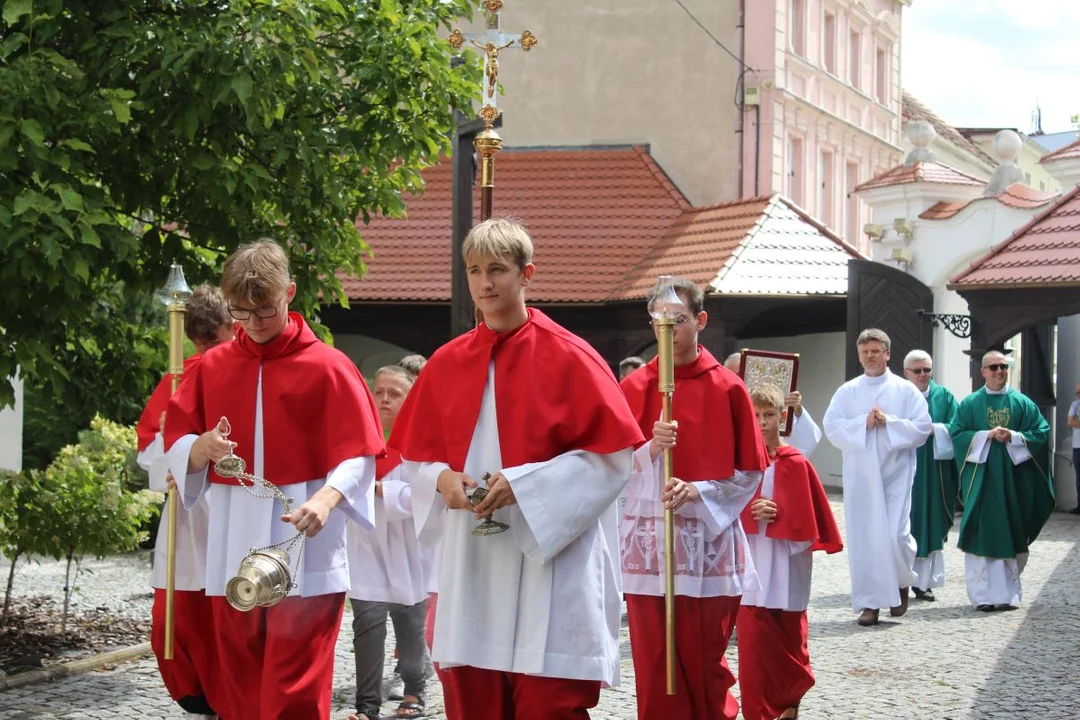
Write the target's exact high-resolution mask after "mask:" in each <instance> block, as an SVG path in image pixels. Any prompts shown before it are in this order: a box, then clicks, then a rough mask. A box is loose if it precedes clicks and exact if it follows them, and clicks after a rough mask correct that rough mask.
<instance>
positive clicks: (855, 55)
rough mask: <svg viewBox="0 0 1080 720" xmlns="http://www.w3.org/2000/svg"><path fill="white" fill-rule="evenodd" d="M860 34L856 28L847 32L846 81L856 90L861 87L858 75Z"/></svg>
mask: <svg viewBox="0 0 1080 720" xmlns="http://www.w3.org/2000/svg"><path fill="white" fill-rule="evenodd" d="M861 55H862V35H860V34H859V31H858V30H852V31H851V32H850V33H849V34H848V83H850V84H851V86H852V87H853V88H855V89H856V90H858V89H859V88H861V87H862V80H861V79H860V77H859V75H860V73H861V70H862V63H861V62H860V61H861V60H862V57H861Z"/></svg>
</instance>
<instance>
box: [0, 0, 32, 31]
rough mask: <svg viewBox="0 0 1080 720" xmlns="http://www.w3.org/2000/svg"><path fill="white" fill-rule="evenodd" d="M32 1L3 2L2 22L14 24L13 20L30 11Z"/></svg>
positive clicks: (15, 0)
mask: <svg viewBox="0 0 1080 720" xmlns="http://www.w3.org/2000/svg"><path fill="white" fill-rule="evenodd" d="M32 9H33V3H32V2H31V0H7V2H5V3H4V15H3V17H4V22H6V23H7V24H8V25H14V24H15V21H16V20H18V19H19V18H20V17H22V16H23V15H29V14H30V13H31V12H32Z"/></svg>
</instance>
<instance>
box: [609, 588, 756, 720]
mask: <svg viewBox="0 0 1080 720" xmlns="http://www.w3.org/2000/svg"><path fill="white" fill-rule="evenodd" d="M741 601H742V598H741V597H708V598H693V597H686V596H683V595H676V596H675V694H674V695H668V694H667V683H666V662H665V655H664V653H665V651H664V598H663V597H654V596H651V595H627V596H626V614H627V619H628V620H629V623H630V650H631V652H632V653H633V656H634V676H635V684H636V686H637V701H638V718H639V720H655V719H657V718H672V720H675V718H680V719H681V718H687V719H689V718H694V720H734V719H735V717H736V716H737V715H738V714H739V703H738V702H736V700H735V696H734V695H732V694H731V688H732V687H733V686H734V685H735V676H734V675H732V673H731V670H730V669H729V668H728V664H727V660H726V659H724V652H725V651H726V650H727V646H728V641H729V640H730V639H731V631H732V630H733V629H734V628H735V620H736V618H737V617H738V614H739V603H740V602H741ZM740 633H741V631H740ZM739 642H740V643H741V642H742V636H741V634H740V637H739Z"/></svg>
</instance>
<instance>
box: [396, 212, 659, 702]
mask: <svg viewBox="0 0 1080 720" xmlns="http://www.w3.org/2000/svg"><path fill="white" fill-rule="evenodd" d="M462 255H463V258H464V260H465V268H466V273H467V277H468V282H469V292H470V294H471V296H472V299H473V302H474V303H475V304H476V306H477V308H478V309H479V310H480V311H481V312H482V313H483V322H482V323H481V324H480V325H479V326H478V327H476V328H475V329H474V330H472V331H470V332H468V333H466V334H464V335H461V336H460V337H458V338H456V339H454V340H452V341H450V342H449V343H448V344H447V345H444V346H443V347H442V348H440V349H439V350H438V351H436V352H435V354H434V355H433V356H432V357H431V360H430V361H429V362H428V364H427V365H426V366H425V368H424V372H423V373H422V374H421V375H420V377H419V379H418V380H417V382H416V385H415V386H414V387H413V389H412V392H411V393H410V394H409V397H408V399H406V401H405V404H404V406H403V407H402V409H401V414H400V415H399V416H398V419H397V421H396V423H395V425H394V430H393V432H392V434H391V436H390V441H389V444H390V445H391V447H394V448H396V449H397V450H399V451H400V452H401V456H402V458H403V460H404V461H405V464H406V467H407V471H408V472H409V475H410V476H411V477H412V478H413V513H414V515H413V518H414V522H415V523H416V527H417V532H418V533H419V535H420V540H421V542H423V543H425V544H434V543H435V542H438V540H439V539H440V538H441V539H442V545H441V550H440V553H441V556H440V561H439V583H438V588H439V595H438V607H437V609H436V611H435V638H434V643H433V647H432V657H433V659H434V660H435V661H436V662H437V663H439V664H440V667H441V669H442V670H443V671H446V672H444V674H443V680H444V685H449V686H451V687H452V692H453V694H454V696H455V697H456V698H457V700H458V707H448V708H447V714H448V716H449V718H450V720H489V719H490V720H503V719H504V718H515V719H516V720H526V719H531V718H545V719H549V718H550V719H551V720H570V719H571V718H575V719H577V718H587V717H588V709H589V708H592V707H595V706H596V704H597V702H599V699H600V688H601V685H614V684H616V683H617V681H618V678H619V665H620V658H619V645H618V639H619V630H620V617H621V602H620V599H621V598H620V588H619V566H618V552H619V549H618V548H619V546H618V538H617V534H616V526H615V521H616V517H615V499H616V498H617V497H618V495H619V492H620V491H621V490H622V489H623V486H624V485H625V484H626V482H627V480H628V479H629V477H630V469H631V464H632V455H633V448H634V447H635V446H636V445H638V444H640V443H641V442H643V438H642V436H641V431H640V430H639V429H638V426H637V423H636V421H635V420H634V416H633V415H632V414H631V412H630V409H629V408H628V407H627V404H626V401H625V400H624V399H623V396H622V392H621V391H620V390H619V386H618V385H617V384H616V382H615V377H614V375H612V373H611V370H610V369H609V368H608V367H607V364H606V363H605V362H604V361H603V359H601V358H600V356H599V355H598V354H597V353H596V351H595V350H593V349H592V348H591V347H590V346H589V345H588V344H587V343H585V342H584V341H583V340H581V338H579V337H577V336H575V335H573V334H571V333H569V332H567V331H566V330H564V329H563V328H562V327H560V326H559V325H557V324H556V323H554V322H553V321H551V320H549V319H548V318H547V317H546V316H545V315H544V314H543V313H541V312H540V311H538V310H535V309H532V308H527V307H526V306H525V290H526V288H527V287H528V286H529V284H530V282H531V280H532V277H533V273H534V272H535V271H536V267H535V266H534V265H533V263H532V241H531V240H530V239H529V236H528V234H527V233H526V232H525V230H524V228H522V227H521V226H520V225H519V224H517V223H514V222H511V221H508V220H502V219H492V220H486V221H484V222H482V223H480V224H479V225H477V226H476V227H474V228H473V229H472V231H471V232H470V233H469V235H468V237H467V238H466V240H465V244H464V247H463V252H462ZM479 483H484V484H485V486H486V488H487V490H488V494H487V496H486V497H484V498H483V499H482V500H478V503H477V504H476V505H475V506H474V505H473V503H472V500H474V499H476V498H473V497H472V496H473V495H475V491H476V489H477V487H478V484H479ZM488 515H494V518H493V520H494V521H495V522H499V523H503V524H506V525H509V528H508V529H507V530H506V531H505V532H502V533H501V534H492V535H475V534H473V530H474V529H476V528H477V526H478V525H480V523H481V521H482V520H483V519H484V517H485V516H488ZM489 526H490V525H489Z"/></svg>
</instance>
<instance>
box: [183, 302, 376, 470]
mask: <svg viewBox="0 0 1080 720" xmlns="http://www.w3.org/2000/svg"><path fill="white" fill-rule="evenodd" d="M260 368H261V369H262V412H263V460H264V466H265V468H266V469H265V473H266V479H267V480H269V481H270V482H272V483H274V484H275V485H291V484H293V483H299V482H307V481H309V480H317V479H320V478H324V477H326V476H327V475H328V474H329V473H330V471H331V470H333V469H334V468H335V467H337V466H338V465H340V464H341V463H342V462H344V461H345V460H348V459H350V458H355V457H364V456H369V455H376V456H377V455H381V454H382V453H383V434H382V427H381V426H380V424H379V414H378V413H377V412H376V410H375V401H374V399H373V398H372V397H371V392H370V391H369V390H368V387H367V383H365V382H364V379H363V378H362V377H360V372H359V371H358V370H357V369H356V365H354V364H353V362H352V360H350V359H349V358H348V357H347V356H346V355H345V354H344V353H342V352H340V351H338V350H335V349H333V348H332V347H330V346H329V345H327V344H325V343H323V342H321V341H320V340H319V339H318V338H316V337H315V334H314V333H313V332H311V328H309V327H308V326H307V325H306V324H305V323H304V319H303V318H302V317H300V315H299V314H297V313H289V323H288V324H287V325H286V326H285V330H284V331H283V332H282V333H281V335H279V336H278V337H277V338H275V339H274V340H271V341H270V342H268V343H266V344H265V345H260V344H258V343H256V342H254V341H253V340H252V339H251V338H250V337H249V336H248V334H247V333H246V332H244V331H243V329H241V330H239V331H238V332H237V334H236V339H235V340H234V341H233V342H231V343H225V344H223V345H218V346H217V347H215V348H213V349H211V350H208V351H207V352H206V353H205V354H204V355H203V359H202V362H200V363H199V365H198V366H197V367H196V368H195V371H194V372H193V373H192V374H191V375H190V376H189V377H188V378H187V379H186V380H185V381H184V382H183V384H181V385H180V388H179V390H177V392H176V395H174V396H173V398H172V400H171V401H170V402H169V410H168V420H167V421H166V425H165V447H166V448H169V447H172V444H173V443H174V442H176V440H177V439H178V438H180V437H183V436H184V435H188V434H196V435H201V434H202V433H204V432H206V431H207V430H209V429H211V428H214V427H216V426H217V423H218V420H219V419H220V418H221V417H222V416H223V415H224V416H225V417H227V418H228V419H229V423H230V424H231V425H232V434H231V435H229V439H230V440H232V441H233V442H235V443H236V444H237V445H236V449H234V450H233V452H234V453H236V454H237V455H238V456H240V457H241V458H243V459H244V460H245V461H246V462H247V465H248V469H249V470H251V469H252V462H253V453H254V450H255V400H256V396H257V391H258V385H259V369H260ZM210 481H211V482H216V483H224V484H227V485H234V484H236V480H233V479H226V478H222V477H220V476H218V475H217V473H215V472H214V471H213V468H211V471H210Z"/></svg>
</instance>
